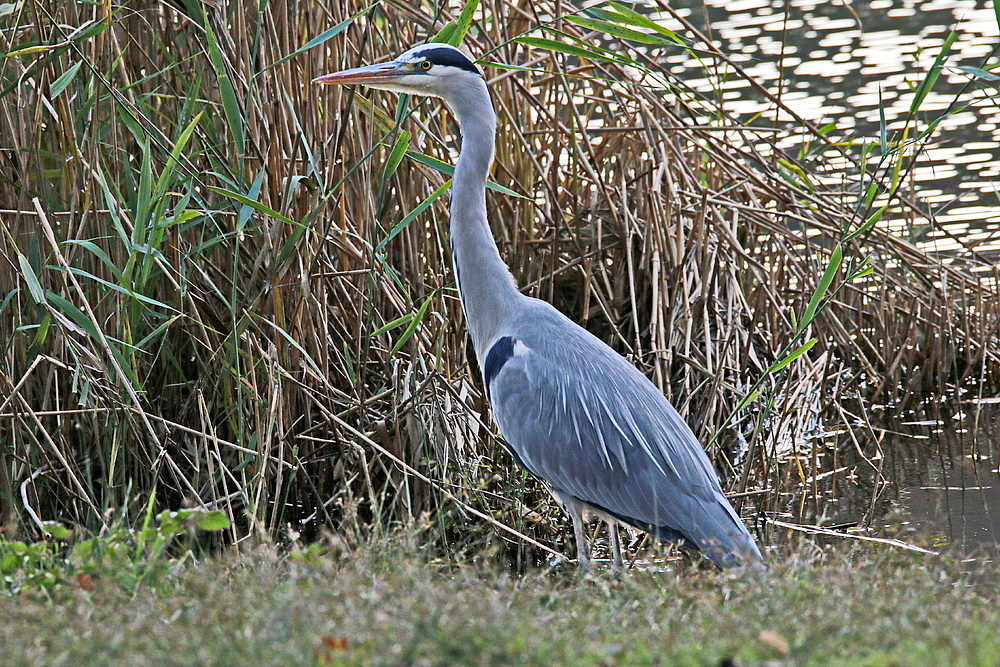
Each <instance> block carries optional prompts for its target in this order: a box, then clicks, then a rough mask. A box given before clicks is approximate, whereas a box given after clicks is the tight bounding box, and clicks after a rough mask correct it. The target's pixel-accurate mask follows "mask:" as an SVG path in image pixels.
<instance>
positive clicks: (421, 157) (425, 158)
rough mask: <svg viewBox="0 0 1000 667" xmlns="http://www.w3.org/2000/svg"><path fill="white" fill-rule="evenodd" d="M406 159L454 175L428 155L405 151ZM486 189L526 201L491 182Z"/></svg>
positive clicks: (441, 163) (450, 168)
mask: <svg viewBox="0 0 1000 667" xmlns="http://www.w3.org/2000/svg"><path fill="white" fill-rule="evenodd" d="M406 157H408V158H410V159H411V160H413V161H414V162H419V163H420V164H422V165H424V166H426V167H430V168H431V169H435V170H437V171H439V172H441V173H442V174H444V175H445V176H454V175H455V167H453V166H452V165H450V164H448V163H447V162H442V161H441V160H438V159H437V158H433V157H431V156H430V155H425V154H423V153H418V152H416V151H406ZM486 187H488V188H489V189H490V190H494V191H496V192H499V193H501V194H505V195H510V196H511V197H517V198H519V199H527V197H525V196H524V195H522V194H518V193H516V192H514V191H513V190H511V189H510V188H505V187H504V186H502V185H500V184H499V183H494V182H493V181H486Z"/></svg>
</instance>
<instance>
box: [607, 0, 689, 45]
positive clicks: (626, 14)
mask: <svg viewBox="0 0 1000 667" xmlns="http://www.w3.org/2000/svg"><path fill="white" fill-rule="evenodd" d="M608 6H609V7H611V8H613V9H614V10H615V11H616V12H618V14H619V15H621V16H622V20H623V21H624V22H627V23H629V24H631V25H634V26H639V27H640V28H649V29H650V30H655V31H656V32H658V33H660V34H661V35H663V36H664V37H668V38H670V39H672V40H673V41H675V42H677V44H679V45H682V46H683V45H684V42H683V40H681V38H680V37H678V35H677V33H676V32H674V31H673V30H669V29H667V28H664V27H663V26H662V25H660V24H659V23H657V22H656V21H654V20H652V19H651V18H649V17H647V16H643V15H642V14H640V13H639V12H637V11H635V10H634V9H630V8H629V7H626V6H625V5H620V4H618V3H617V2H609V3H608Z"/></svg>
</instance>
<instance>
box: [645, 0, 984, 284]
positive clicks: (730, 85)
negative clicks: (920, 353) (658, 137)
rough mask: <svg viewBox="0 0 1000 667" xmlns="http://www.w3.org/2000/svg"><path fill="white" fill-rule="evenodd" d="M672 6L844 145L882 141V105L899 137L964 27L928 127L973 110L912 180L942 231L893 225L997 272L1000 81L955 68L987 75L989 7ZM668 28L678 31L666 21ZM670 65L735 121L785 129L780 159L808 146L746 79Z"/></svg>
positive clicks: (683, 62) (921, 220)
mask: <svg viewBox="0 0 1000 667" xmlns="http://www.w3.org/2000/svg"><path fill="white" fill-rule="evenodd" d="M670 5H671V7H673V8H675V10H676V11H677V13H678V15H679V16H683V17H684V18H685V19H686V20H688V21H690V22H691V23H692V24H693V25H695V26H696V27H698V28H699V29H700V30H702V31H703V33H704V34H707V35H710V36H711V37H712V39H713V41H714V42H715V44H716V45H717V46H718V47H719V48H720V49H721V51H722V52H723V53H725V54H727V55H729V56H730V57H731V59H732V61H733V62H734V63H735V64H737V65H738V66H739V67H741V68H742V69H743V70H744V71H745V72H746V73H747V74H748V75H750V76H752V77H753V78H754V79H755V80H757V81H759V82H761V83H763V84H764V85H765V87H766V88H767V89H768V91H769V92H770V93H772V94H774V95H775V96H777V97H779V98H780V99H781V100H782V101H783V102H784V103H785V104H787V105H788V106H789V107H790V108H791V110H792V111H794V112H795V113H796V114H798V115H799V116H800V117H802V118H804V119H806V120H808V121H810V122H812V123H813V124H814V125H816V126H817V127H819V126H823V125H826V124H828V123H833V124H834V125H835V126H836V129H835V130H834V131H833V133H832V135H831V136H835V137H837V139H838V140H841V139H854V140H865V139H866V140H868V141H872V140H875V139H876V138H877V137H878V135H879V123H880V111H879V107H880V106H881V107H882V112H883V113H884V116H885V122H886V124H887V127H888V128H889V130H890V131H891V130H893V129H898V128H902V127H903V125H904V122H905V119H906V117H907V115H908V113H909V109H910V104H911V101H912V99H913V91H914V89H915V88H916V86H918V85H919V84H920V82H921V81H922V80H923V78H924V76H925V74H926V72H927V71H928V70H929V69H930V67H931V64H932V63H933V62H934V59H935V58H936V56H937V55H938V53H939V52H940V50H941V47H942V45H943V44H944V43H945V40H946V39H947V37H948V35H949V33H950V31H951V29H952V28H953V27H957V31H958V38H957V40H956V41H955V43H954V45H953V46H952V48H951V56H950V57H949V59H948V61H947V66H946V68H945V71H944V73H943V74H942V76H941V78H940V79H939V80H938V82H937V85H936V86H935V88H934V91H933V92H931V94H930V95H928V97H927V99H926V100H925V101H924V103H923V104H922V105H921V107H920V109H921V111H920V113H921V114H922V119H923V121H924V122H925V123H926V122H930V121H933V120H934V119H935V118H937V117H939V116H940V115H941V114H943V113H944V112H945V111H946V110H948V109H949V108H961V107H967V108H964V109H959V110H957V111H955V112H953V113H950V114H949V115H947V116H946V117H945V118H944V119H943V120H942V121H941V124H940V129H939V133H938V135H937V139H936V140H935V141H934V143H933V144H932V145H931V146H930V148H929V150H928V151H927V153H926V155H925V156H924V158H923V159H922V160H921V163H920V166H918V167H917V168H916V169H915V170H914V172H913V175H912V177H913V179H914V183H913V185H914V187H913V189H912V191H913V192H915V193H916V194H917V197H918V198H919V200H920V201H921V202H923V203H924V204H925V205H926V206H925V207H926V208H927V210H928V211H929V213H930V214H931V215H932V216H933V220H930V219H928V218H927V217H914V218H912V219H910V220H905V221H897V222H896V223H888V222H887V223H886V224H895V226H896V229H898V231H900V232H901V233H903V234H905V235H907V236H909V237H910V238H911V239H912V240H914V241H917V242H918V244H919V245H920V246H921V247H922V248H923V249H924V250H927V251H931V252H938V253H955V252H959V253H961V254H966V253H967V252H968V251H975V252H977V253H980V254H981V255H982V256H983V257H987V258H989V259H990V260H991V261H992V262H994V263H995V262H996V261H997V258H998V257H1000V178H998V176H1000V92H998V88H997V83H998V82H994V84H993V85H984V83H983V82H981V81H978V80H976V81H972V77H971V76H970V75H969V74H966V73H964V72H962V71H961V70H959V69H958V67H960V66H973V67H981V66H982V65H983V63H984V60H985V59H986V58H987V57H988V56H990V54H991V53H993V50H994V49H995V48H996V46H997V41H998V40H997V35H998V27H997V19H996V17H995V14H994V10H993V7H992V2H991V0H936V1H935V0H932V1H930V2H927V1H923V0H872V1H871V2H858V3H848V2H827V1H820V0H790V1H788V0H736V1H735V2H733V1H728V0H705V1H704V2H702V1H701V0H674V1H672V2H671V3H670ZM661 19H662V20H663V21H664V23H665V24H666V25H670V24H671V22H672V20H671V18H670V17H669V16H667V15H666V14H664V15H662V16H661ZM674 23H676V22H675V21H674ZM676 27H678V28H679V29H680V26H676ZM666 59H667V61H668V62H669V63H670V67H671V71H673V72H674V73H676V74H677V75H678V76H679V77H681V78H683V79H685V80H686V81H687V82H688V83H689V84H690V85H691V86H692V87H695V88H697V89H699V90H701V91H703V92H706V93H710V92H713V91H716V90H720V89H721V90H722V91H723V99H725V100H726V109H727V110H728V111H729V112H730V113H732V114H733V115H734V116H735V117H737V118H739V119H742V120H746V119H751V118H753V119H754V124H755V125H763V124H771V125H774V126H776V127H778V128H781V127H784V126H785V125H787V127H788V134H787V136H786V137H785V139H784V141H782V142H780V143H779V148H781V149H782V150H785V151H787V152H788V153H789V154H790V155H796V154H797V153H798V151H799V149H800V147H801V143H802V137H801V135H800V134H798V133H797V132H795V130H794V123H792V122H791V120H792V119H790V118H788V117H787V114H786V113H785V112H783V111H780V110H779V109H778V108H777V107H776V105H775V104H774V103H773V102H771V101H770V100H767V99H765V97H764V96H763V95H761V94H760V93H759V92H758V91H756V90H754V89H753V88H752V87H751V86H750V85H749V84H748V82H747V81H746V80H744V79H743V78H741V77H738V76H734V75H731V72H730V73H728V76H727V73H726V72H725V71H724V70H725V68H724V67H720V68H715V67H713V68H709V69H708V70H706V68H705V67H703V65H704V61H699V60H698V59H697V58H694V57H692V56H691V55H689V54H686V53H680V54H672V55H670V56H668V57H667V58H666ZM970 81H972V83H971V85H970ZM956 100H958V103H957V104H956ZM758 115H759V117H757V116H758ZM823 159H824V160H827V161H828V160H829V155H828V154H824V156H823ZM821 164H822V163H821ZM833 166H837V165H833ZM931 222H933V224H929V223H931ZM983 268H986V267H983Z"/></svg>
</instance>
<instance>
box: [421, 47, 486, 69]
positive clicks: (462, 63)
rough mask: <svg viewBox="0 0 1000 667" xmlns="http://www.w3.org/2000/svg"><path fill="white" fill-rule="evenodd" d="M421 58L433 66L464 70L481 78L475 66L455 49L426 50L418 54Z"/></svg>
mask: <svg viewBox="0 0 1000 667" xmlns="http://www.w3.org/2000/svg"><path fill="white" fill-rule="evenodd" d="M417 55H419V56H420V57H421V58H426V59H427V60H429V61H431V62H432V63H434V64H435V65H447V66H448V67H457V68H458V69H464V70H465V71H467V72H472V73H473V74H478V75H480V76H482V74H483V73H482V72H480V71H479V68H478V67H476V65H475V64H474V63H473V62H472V61H471V60H469V59H468V58H466V57H465V55H464V54H463V53H462V52H461V51H457V50H455V49H446V48H444V47H439V48H436V49H426V50H424V51H421V52H420V53H418V54H417Z"/></svg>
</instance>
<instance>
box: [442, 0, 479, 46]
mask: <svg viewBox="0 0 1000 667" xmlns="http://www.w3.org/2000/svg"><path fill="white" fill-rule="evenodd" d="M479 1H480V0H466V2H465V6H464V7H462V13H461V14H459V16H458V23H457V24H455V29H454V30H452V32H451V34H450V35H448V42H447V43H448V44H451V45H452V46H458V45H459V44H461V43H462V40H463V39H465V35H466V33H468V32H469V26H471V25H472V17H473V15H474V14H475V13H476V9H478V8H479Z"/></svg>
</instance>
